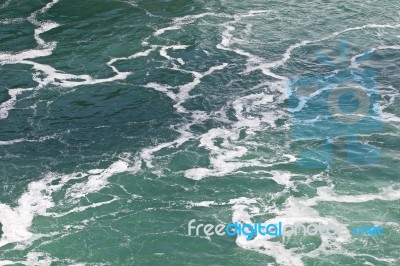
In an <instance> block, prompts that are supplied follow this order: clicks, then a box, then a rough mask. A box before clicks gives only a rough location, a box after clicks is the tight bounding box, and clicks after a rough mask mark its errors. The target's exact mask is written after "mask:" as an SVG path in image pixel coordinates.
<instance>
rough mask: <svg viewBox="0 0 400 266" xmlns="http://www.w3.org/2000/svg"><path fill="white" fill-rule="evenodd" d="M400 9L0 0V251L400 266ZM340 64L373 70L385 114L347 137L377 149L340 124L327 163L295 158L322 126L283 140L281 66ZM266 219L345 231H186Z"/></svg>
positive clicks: (13, 257) (29, 260)
mask: <svg viewBox="0 0 400 266" xmlns="http://www.w3.org/2000/svg"><path fill="white" fill-rule="evenodd" d="M399 10H400V5H399V3H398V2H397V1H393V0H386V1H352V2H351V3H350V2H345V1H335V2H329V1H307V2H301V1H291V0H290V1H286V2H279V1H257V0H249V1H245V2H244V1H235V0H231V1H192V0H186V1H183V0H162V1H161V0H150V1H111V0H110V1H96V0H87V1H75V0H69V1H66V0H58V1H57V0H54V1H53V2H50V1H39V0H37V1H26V0H20V1H15V0H6V1H4V0H1V1H0V81H1V82H0V146H1V149H0V182H1V186H0V223H1V224H2V228H1V229H2V230H0V232H1V231H2V232H3V233H2V237H1V239H0V265H400V259H399V257H400V252H399V247H400V240H399V239H400V228H399V220H400V208H399V203H400V186H399V183H398V180H399V179H398V178H399V177H398V173H399V170H400V166H399V165H400V164H399V160H400V157H399V154H400V153H399V150H400V145H399V141H400V136H399V125H400V102H399V95H400V94H399V91H398V90H399V88H400V82H399V80H400V71H399V70H400V69H399V66H400V45H399V44H398V43H399V38H400V13H399ZM341 40H344V41H345V42H346V43H347V49H346V53H347V54H346V57H345V60H344V61H343V60H342V59H341V51H340V42H341ZM368 51H369V52H368ZM363 53H368V56H369V57H368V58H366V59H365V60H364V61H362V62H361V63H360V64H355V63H354V62H355V59H356V58H358V57H359V56H360V55H362V54H363ZM318 54H323V55H325V56H326V57H327V58H329V60H330V62H331V65H329V64H326V62H325V63H324V62H321V60H318V56H317V55H318ZM352 59H353V60H352ZM352 62H353V65H352ZM350 68H353V69H357V70H362V69H367V68H368V69H373V70H374V71H375V73H376V80H375V83H376V91H377V92H378V93H379V95H380V99H379V105H380V107H379V109H380V117H379V121H381V124H382V127H381V129H380V130H379V132H373V133H370V134H362V135H361V136H358V139H359V140H360V141H361V142H362V143H364V144H369V145H372V146H374V147H375V148H377V149H379V150H380V157H381V160H380V162H379V163H374V164H366V165H355V164H352V163H349V162H348V161H347V160H346V156H347V155H346V152H347V146H346V145H347V144H346V140H345V138H344V137H338V138H336V139H335V140H334V145H333V155H334V156H333V162H332V165H331V167H328V168H322V169H308V168H302V167H299V164H298V159H299V154H301V152H302V151H304V150H307V149H309V148H316V147H318V145H319V144H320V141H318V140H317V141H316V140H313V141H307V140H301V141H295V140H294V139H293V136H292V135H291V126H292V124H291V117H290V115H291V113H290V112H289V110H288V101H287V97H288V88H287V81H288V79H291V78H293V77H302V76H321V75H330V74H333V73H337V72H335V71H338V69H339V70H347V69H350ZM311 126H312V125H311ZM274 218H275V219H278V220H279V219H281V220H285V221H302V222H307V221H316V222H317V221H324V222H330V223H334V224H336V225H338V226H342V227H343V228H346V229H347V230H349V234H348V235H341V236H337V237H327V236H324V235H322V236H320V235H318V236H314V237H309V236H299V237H293V238H290V239H289V240H288V241H284V242H282V241H281V239H266V238H256V239H253V240H250V241H247V240H245V239H244V238H242V237H238V238H236V237H230V236H226V235H225V236H212V237H210V238H207V237H205V236H204V235H202V236H189V235H188V222H189V221H190V220H192V219H196V221H197V223H203V224H205V223H211V224H215V225H216V224H218V223H226V224H227V223H230V222H232V221H239V222H248V221H253V222H257V221H259V220H267V219H274ZM360 225H366V226H372V225H381V226H382V227H383V228H384V232H385V235H384V236H382V237H380V236H376V237H371V236H370V237H363V236H356V235H353V234H351V233H350V230H351V229H352V228H354V227H358V226H360Z"/></svg>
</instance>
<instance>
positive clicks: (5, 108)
mask: <svg viewBox="0 0 400 266" xmlns="http://www.w3.org/2000/svg"><path fill="white" fill-rule="evenodd" d="M31 90H32V89H9V90H8V95H10V97H11V98H10V99H9V100H7V101H5V102H3V103H2V104H1V105H0V119H5V118H7V116H8V112H9V111H10V110H11V109H12V108H13V107H14V104H15V101H16V100H17V95H19V94H21V93H22V92H24V91H31Z"/></svg>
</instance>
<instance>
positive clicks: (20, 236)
mask: <svg viewBox="0 0 400 266" xmlns="http://www.w3.org/2000/svg"><path fill="white" fill-rule="evenodd" d="M139 167H140V165H139V164H136V163H135V164H134V165H133V166H131V167H130V166H129V165H128V163H126V162H124V161H117V162H115V163H113V164H112V165H111V166H110V167H109V168H107V169H103V170H99V169H94V170H93V171H89V173H74V174H70V175H55V174H48V175H46V176H45V177H44V178H43V179H41V180H38V181H33V182H31V183H29V185H28V188H27V190H26V192H24V193H23V194H22V195H21V196H20V198H19V199H18V205H17V206H16V207H10V206H9V205H6V204H2V203H0V222H1V224H2V225H3V228H2V230H3V235H2V238H1V239H0V247H1V246H4V245H6V244H9V243H20V245H19V246H18V247H20V248H24V247H25V246H26V245H29V244H30V243H31V242H32V241H34V240H35V239H36V238H39V237H40V235H35V234H33V233H32V232H30V231H29V228H30V226H31V224H32V220H33V218H34V217H35V216H37V215H40V216H54V217H61V216H65V215H67V214H69V213H73V212H81V211H84V210H86V209H88V208H96V207H99V206H102V205H104V204H110V203H111V202H113V201H116V200H118V198H117V197H115V198H114V199H112V200H110V201H105V202H100V203H93V204H91V205H88V206H78V207H74V208H72V209H71V210H69V211H67V212H65V213H61V214H59V213H48V212H47V210H48V209H50V208H53V207H54V206H55V203H54V200H53V198H52V194H53V193H54V192H56V191H60V190H61V189H62V188H63V187H64V186H65V185H66V184H67V183H68V182H69V181H70V180H81V181H84V182H80V183H76V184H74V185H72V186H71V187H69V188H68V189H67V190H66V192H65V193H66V199H70V200H72V203H73V202H75V201H77V200H78V199H79V198H82V197H84V196H85V195H87V194H89V193H94V192H97V191H99V190H101V189H103V188H104V187H106V186H107V185H108V179H109V178H110V177H111V176H113V175H115V174H117V173H122V172H128V171H129V172H134V171H138V170H139ZM55 181H58V182H55ZM77 202H78V201H77Z"/></svg>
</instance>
